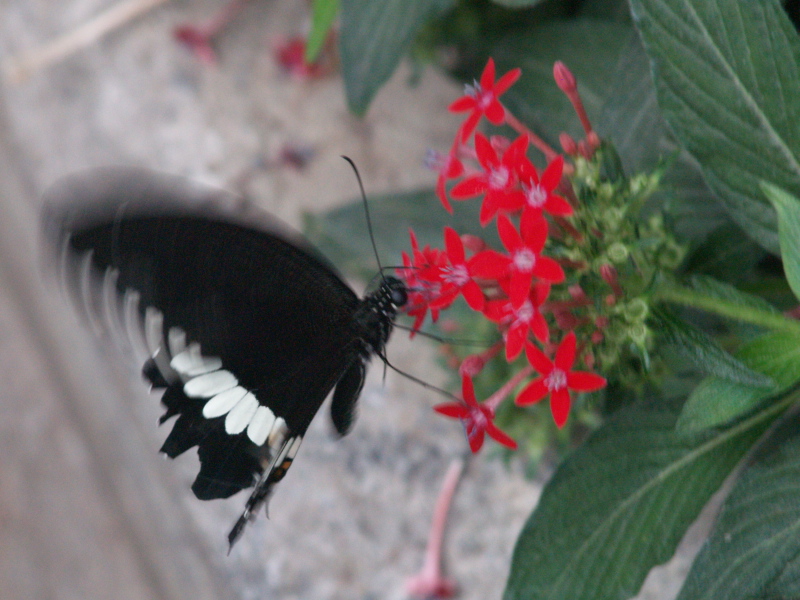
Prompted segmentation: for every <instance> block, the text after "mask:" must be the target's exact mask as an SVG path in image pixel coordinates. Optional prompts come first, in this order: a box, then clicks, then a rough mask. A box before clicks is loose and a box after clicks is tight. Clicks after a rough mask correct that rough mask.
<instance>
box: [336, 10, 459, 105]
mask: <svg viewBox="0 0 800 600" xmlns="http://www.w3.org/2000/svg"><path fill="white" fill-rule="evenodd" d="M454 2H455V0H380V1H379V2H375V1H374V0H341V3H342V12H341V27H340V32H339V52H340V55H341V59H342V74H343V75H344V85H345V91H346V92H347V103H348V105H349V106H350V110H352V111H353V112H354V113H356V114H359V115H360V114H363V113H364V112H366V110H367V107H368V106H369V103H370V102H371V101H372V98H373V97H374V96H375V94H376V93H377V91H378V90H379V89H380V87H381V86H382V85H383V84H384V83H386V81H387V80H388V79H389V77H390V76H391V75H392V73H394V70H395V68H396V67H397V65H398V64H399V62H400V59H401V58H402V57H403V55H404V54H405V53H406V52H407V51H408V49H409V47H410V46H411V44H412V42H413V41H414V38H415V36H416V35H417V32H418V31H419V29H420V28H421V27H422V26H423V25H424V24H425V23H427V22H428V21H429V20H430V19H432V18H433V17H435V16H438V15H439V14H441V13H442V12H444V11H445V10H446V9H447V8H449V7H450V6H452V5H453V4H454Z"/></svg>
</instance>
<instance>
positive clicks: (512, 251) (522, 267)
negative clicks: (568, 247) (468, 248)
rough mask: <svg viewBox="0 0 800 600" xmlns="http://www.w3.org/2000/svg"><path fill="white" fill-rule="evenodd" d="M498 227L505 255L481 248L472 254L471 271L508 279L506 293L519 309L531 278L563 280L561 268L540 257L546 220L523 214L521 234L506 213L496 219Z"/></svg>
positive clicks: (528, 290) (527, 291)
mask: <svg viewBox="0 0 800 600" xmlns="http://www.w3.org/2000/svg"><path fill="white" fill-rule="evenodd" d="M497 229H498V231H499V233H500V240H501V241H502V242H503V246H505V248H506V250H508V255H505V254H500V253H499V252H497V251H495V250H484V251H483V252H479V253H478V254H476V255H475V256H473V257H472V263H471V264H472V272H473V273H474V274H475V275H476V276H478V277H486V278H489V279H497V280H501V279H504V278H507V277H508V278H510V282H509V287H508V295H509V298H510V299H511V305H512V306H513V307H514V308H516V309H518V308H519V307H521V306H522V303H523V302H525V299H526V298H527V297H528V294H529V293H530V289H531V284H532V282H533V278H534V277H538V278H539V279H541V280H544V281H548V282H550V283H560V282H561V281H564V270H563V269H562V268H561V265H559V264H558V263H557V262H556V261H555V260H553V259H552V258H549V257H547V256H541V254H540V253H541V251H542V249H543V248H544V244H545V242H546V241H547V221H545V220H544V217H542V216H541V215H537V214H535V213H532V212H528V213H527V214H524V215H522V220H521V224H520V229H521V234H520V232H518V231H517V228H516V227H514V225H513V224H512V223H511V221H510V220H509V219H508V217H506V216H505V215H500V217H498V219H497Z"/></svg>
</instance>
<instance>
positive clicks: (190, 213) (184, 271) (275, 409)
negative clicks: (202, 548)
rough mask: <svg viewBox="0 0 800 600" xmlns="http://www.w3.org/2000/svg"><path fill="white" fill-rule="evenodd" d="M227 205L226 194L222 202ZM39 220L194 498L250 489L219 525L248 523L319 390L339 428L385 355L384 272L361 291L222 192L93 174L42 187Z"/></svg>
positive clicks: (387, 284) (237, 531) (388, 300)
mask: <svg viewBox="0 0 800 600" xmlns="http://www.w3.org/2000/svg"><path fill="white" fill-rule="evenodd" d="M226 202H227V204H226ZM45 206H46V208H45V210H44V212H43V230H44V237H45V239H46V242H47V245H49V247H50V248H51V252H52V255H53V257H54V259H55V261H54V262H55V265H56V268H57V271H58V273H59V274H60V276H61V278H62V282H63V285H64V286H65V288H66V289H67V291H68V293H69V294H70V295H71V296H72V298H73V300H74V303H75V304H76V305H77V307H78V309H79V311H80V312H81V313H82V315H83V317H84V319H85V320H86V321H87V322H88V324H89V325H90V326H91V327H92V328H93V329H97V330H99V331H100V332H102V331H112V332H114V333H115V334H116V335H115V337H117V338H120V339H124V340H126V343H128V344H129V345H130V346H131V347H132V348H133V349H134V350H136V349H138V354H139V355H141V358H142V359H143V360H144V366H143V369H142V373H143V375H144V377H145V378H146V379H147V381H149V383H150V384H151V386H152V388H154V389H158V390H162V389H163V396H162V398H161V402H162V404H163V406H164V408H165V409H166V410H165V412H164V414H163V416H162V417H161V419H160V423H162V424H163V423H165V422H167V421H168V420H170V419H172V418H173V417H175V420H174V422H173V423H172V430H171V431H170V433H169V435H168V436H167V438H166V440H165V442H164V444H163V446H162V447H161V452H163V453H164V454H166V455H167V456H169V457H170V458H175V457H177V456H178V455H180V454H183V453H184V452H186V451H187V450H189V449H190V448H193V447H195V446H196V447H197V452H198V455H199V458H200V470H199V473H198V474H197V477H196V479H195V481H194V483H193V484H192V491H193V492H194V494H195V496H196V497H197V498H199V499H201V500H211V499H215V498H227V497H229V496H231V495H232V494H234V493H236V492H239V491H240V490H242V489H245V488H249V487H253V488H254V489H253V491H252V493H251V495H250V497H249V499H248V500H247V502H246V504H245V508H244V511H243V513H242V515H241V517H240V518H239V519H238V521H237V522H236V524H235V525H234V527H233V529H232V530H231V532H230V534H229V536H228V542H229V545H230V547H232V546H233V544H234V543H235V542H236V540H237V539H238V538H239V537H240V535H241V534H242V532H243V530H244V528H245V526H246V524H247V523H248V522H249V521H251V520H252V519H254V518H255V515H256V514H257V512H258V510H259V508H260V507H261V506H262V505H264V504H265V503H266V502H267V500H268V499H269V497H270V496H271V494H272V493H273V490H274V487H275V485H276V484H277V483H278V482H279V481H280V480H281V479H282V478H283V477H284V475H285V474H286V471H287V470H288V469H289V467H290V466H291V464H292V461H293V460H294V458H295V455H296V454H297V451H298V449H299V447H300V443H301V441H302V439H303V435H304V434H305V432H306V429H307V428H308V426H309V424H310V423H311V420H312V419H313V417H314V415H315V414H316V413H317V411H318V410H319V408H320V406H321V404H322V402H323V401H324V400H325V398H326V397H327V396H328V394H329V393H330V392H331V390H333V397H332V401H331V408H330V412H331V418H332V421H333V425H334V427H335V429H336V431H337V432H338V433H339V434H340V435H345V434H347V433H348V431H349V430H350V428H351V426H352V424H353V420H354V416H355V407H356V401H357V400H358V396H359V394H360V393H361V389H362V387H363V385H364V377H365V373H366V367H367V364H368V362H369V361H370V358H371V357H372V356H378V357H380V358H381V359H382V360H384V361H385V357H384V348H385V345H386V343H387V341H388V340H389V336H390V334H391V332H392V328H393V325H394V319H395V317H396V315H397V313H398V311H399V310H400V309H401V308H402V307H403V306H404V305H405V304H406V302H407V300H408V294H407V290H406V286H405V284H404V283H403V281H401V280H400V279H397V278H395V277H391V276H382V277H381V278H380V285H379V286H378V289H377V290H375V291H373V292H371V293H369V294H367V295H366V296H365V297H364V298H362V299H359V298H358V296H357V295H356V294H355V292H353V290H352V289H351V288H350V287H349V286H348V285H347V284H346V283H345V282H344V281H343V280H342V278H341V276H340V275H338V274H337V272H336V270H335V269H334V268H333V267H332V266H331V265H330V264H329V263H328V261H327V260H325V259H324V258H323V257H322V256H321V255H320V254H319V253H318V252H317V251H316V250H314V249H313V248H312V247H311V246H310V245H309V244H308V243H307V242H306V241H305V240H303V239H302V238H301V237H300V236H298V235H297V234H293V233H291V232H290V231H289V230H288V229H287V228H286V227H285V226H282V225H280V224H279V223H278V222H277V221H275V220H274V219H272V218H270V217H269V216H268V215H266V214H264V213H257V212H256V211H253V210H249V211H248V210H246V209H243V208H242V207H241V205H240V206H239V208H236V207H233V206H231V205H230V199H229V198H226V197H225V194H224V193H223V192H220V191H217V190H210V189H205V188H198V187H196V186H192V185H191V184H189V183H188V182H186V181H184V180H181V179H178V178H172V177H169V176H166V175H156V174H153V173H150V172H141V171H134V170H116V169H110V170H99V171H93V172H89V173H87V174H83V175H77V176H73V177H70V178H68V179H66V180H64V181H62V182H60V183H59V184H56V186H54V188H52V189H51V191H50V192H49V193H48V194H46V196H45Z"/></svg>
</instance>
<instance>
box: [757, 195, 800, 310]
mask: <svg viewBox="0 0 800 600" xmlns="http://www.w3.org/2000/svg"><path fill="white" fill-rule="evenodd" d="M764 193H765V194H766V195H767V198H769V200H770V202H772V205H773V206H774V207H775V211H776V212H777V213H778V233H779V236H780V245H781V258H782V259H783V270H784V272H785V273H786V279H787V280H788V282H789V286H791V288H792V291H793V292H794V295H795V298H800V199H798V198H797V196H793V195H791V194H789V193H787V192H786V191H785V190H782V189H781V188H779V187H776V186H774V185H769V184H764Z"/></svg>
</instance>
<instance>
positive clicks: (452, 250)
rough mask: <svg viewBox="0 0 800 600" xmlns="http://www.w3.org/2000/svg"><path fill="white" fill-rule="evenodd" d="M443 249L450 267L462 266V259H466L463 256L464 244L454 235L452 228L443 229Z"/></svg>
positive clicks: (454, 231)
mask: <svg viewBox="0 0 800 600" xmlns="http://www.w3.org/2000/svg"><path fill="white" fill-rule="evenodd" d="M444 247H445V250H446V251H447V258H449V259H450V264H451V265H461V264H464V259H465V258H466V256H465V254H464V243H463V242H462V241H461V237H460V236H459V235H458V234H457V233H456V230H455V229H453V228H452V227H445V228H444Z"/></svg>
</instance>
